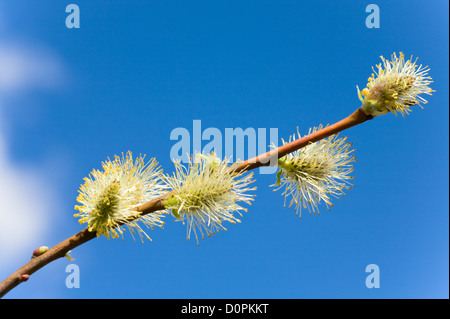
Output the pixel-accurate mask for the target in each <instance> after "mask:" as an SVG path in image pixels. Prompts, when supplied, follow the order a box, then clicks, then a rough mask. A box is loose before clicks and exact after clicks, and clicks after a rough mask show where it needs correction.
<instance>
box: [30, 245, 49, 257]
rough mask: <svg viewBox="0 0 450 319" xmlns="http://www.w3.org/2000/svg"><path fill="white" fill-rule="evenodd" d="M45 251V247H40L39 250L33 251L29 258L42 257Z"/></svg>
mask: <svg viewBox="0 0 450 319" xmlns="http://www.w3.org/2000/svg"><path fill="white" fill-rule="evenodd" d="M47 250H48V247H47V246H41V247H39V248H36V249H35V250H34V251H33V255H32V256H31V258H36V257H38V256H40V255H42V254H43V253H45V252H46V251H47Z"/></svg>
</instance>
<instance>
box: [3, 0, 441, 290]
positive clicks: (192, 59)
mask: <svg viewBox="0 0 450 319" xmlns="http://www.w3.org/2000/svg"><path fill="white" fill-rule="evenodd" d="M69 3H76V4H77V5H78V6H79V8H80V12H81V15H80V18H81V19H80V23H81V27H80V29H68V28H66V26H65V19H66V16H67V15H68V13H66V12H65V7H66V5H68V4H69ZM370 3H371V2H364V1H339V2H337V1H310V2H300V1H283V2H276V1H193V2H186V1H151V2H150V1H149V2H145V3H144V1H108V2H106V1H83V0H77V1H73V2H67V3H65V2H61V1H56V0H53V1H45V2H42V1H40V2H35V1H21V0H19V1H0V174H1V175H2V176H1V179H2V181H0V191H1V193H2V195H0V201H1V203H0V232H1V235H0V277H2V279H3V277H6V276H7V275H8V274H9V273H11V272H12V271H14V270H15V269H17V268H18V267H19V266H21V265H22V264H23V263H24V262H26V261H27V260H28V259H29V258H30V256H31V253H32V251H33V250H34V249H35V248H36V247H38V246H41V245H46V246H53V245H55V244H57V243H58V242H60V241H62V240H63V239H66V238H67V237H69V236H71V235H73V234H75V233H76V232H78V231H80V230H82V229H83V226H81V225H79V224H78V222H77V220H76V219H75V218H73V217H72V215H73V213H74V210H73V206H74V205H75V204H76V200H75V199H76V196H77V189H78V187H79V185H80V184H81V183H82V182H83V180H82V179H83V177H85V176H86V175H88V173H89V172H90V171H91V170H92V169H93V168H99V166H100V163H101V161H103V160H105V159H106V158H107V157H108V156H109V157H112V156H114V154H121V153H122V152H126V151H128V150H131V151H132V152H133V153H134V154H139V153H142V154H147V156H148V157H149V158H150V157H156V159H157V160H158V161H159V162H160V164H161V165H162V167H163V168H164V171H165V172H166V173H171V172H172V171H173V164H172V163H171V159H170V150H171V147H172V146H173V145H174V143H175V141H171V140H170V133H171V131H172V130H173V129H175V128H177V127H183V128H186V129H188V130H190V131H191V132H192V124H193V120H201V121H202V127H203V129H205V128H208V127H215V128H217V129H219V130H220V131H221V132H223V133H224V132H225V128H237V127H241V128H244V129H245V128H255V129H257V128H266V129H267V130H268V129H269V128H277V129H278V136H279V138H288V137H289V135H290V134H293V133H295V131H296V128H297V126H298V127H299V130H300V132H301V133H302V134H305V133H306V132H307V131H308V129H309V128H310V127H312V126H318V125H319V124H324V125H326V124H331V123H334V122H336V121H338V120H340V119H341V118H343V117H345V116H347V115H348V114H350V113H351V112H353V111H354V110H356V108H358V107H359V106H360V102H359V100H358V97H357V94H356V85H359V87H360V88H362V87H364V86H365V85H366V83H367V78H368V77H369V76H370V74H371V73H372V70H371V67H372V66H374V65H375V64H378V63H380V61H381V60H380V59H379V56H380V55H383V56H385V57H389V56H390V55H391V54H392V53H393V52H399V51H403V52H404V53H405V55H406V56H407V57H408V56H410V55H414V57H416V56H418V57H419V62H420V63H423V64H426V65H428V66H429V67H430V69H431V71H430V75H431V76H432V77H433V80H434V81H435V82H434V83H433V85H432V88H433V89H435V90H436V91H437V92H436V93H435V94H434V95H433V96H431V97H429V98H428V101H429V103H428V104H427V105H425V108H424V110H421V109H420V108H418V107H416V108H415V109H414V111H413V112H412V113H411V114H410V115H409V116H407V117H405V118H402V117H401V116H397V117H396V116H394V115H392V114H389V115H385V116H381V117H378V118H376V119H374V120H373V121H369V122H366V123H364V124H362V125H360V126H357V127H354V128H351V129H349V130H347V131H345V132H344V133H343V134H344V135H345V136H348V139H349V141H350V142H352V143H353V148H354V149H356V151H355V155H356V156H357V158H358V162H357V163H355V165H354V168H355V171H354V176H355V180H354V184H355V187H354V188H353V189H352V190H350V191H348V192H347V194H348V196H345V197H343V198H341V199H339V200H334V201H333V202H334V207H333V208H332V209H331V211H327V209H326V207H325V206H321V207H320V208H321V214H320V216H317V215H316V216H314V215H313V216H309V215H308V214H303V218H302V220H299V219H298V218H297V217H295V216H294V215H295V212H294V209H293V208H291V209H287V208H283V198H282V196H281V195H280V193H279V192H273V191H272V188H270V187H269V185H271V184H273V182H274V181H275V175H261V174H256V179H257V182H256V183H257V184H256V185H257V187H258V189H257V191H256V192H255V193H256V200H255V202H254V204H253V205H252V206H250V207H249V211H248V213H245V214H244V215H243V217H242V218H241V220H242V223H240V224H235V225H229V227H227V228H228V231H226V232H220V233H219V234H216V235H214V236H213V237H211V238H208V239H205V240H203V241H201V242H200V246H199V247H198V246H197V245H196V242H195V240H190V241H188V242H186V240H185V236H186V229H185V226H184V225H182V224H181V223H179V222H178V223H177V222H172V220H173V219H172V218H171V217H169V216H168V217H167V218H166V219H167V220H166V225H165V228H164V229H155V230H154V231H153V232H150V234H149V235H150V236H151V237H152V239H153V241H152V242H145V243H144V244H142V243H141V242H139V241H138V242H133V240H132V239H131V237H130V236H126V237H125V241H122V240H121V239H116V240H107V239H105V238H100V239H95V240H92V241H90V242H88V243H87V244H85V245H83V246H81V247H78V248H77V249H75V250H74V251H73V252H72V256H73V257H74V258H75V259H76V260H75V261H73V262H70V261H68V260H65V259H64V260H63V259H60V260H58V261H56V262H54V263H52V264H50V265H48V266H46V267H45V268H43V269H41V270H40V271H38V272H37V273H35V274H34V275H32V276H31V277H30V280H29V281H28V282H26V283H24V284H22V285H20V286H19V287H17V288H16V289H14V290H13V291H12V292H10V293H9V294H8V295H7V297H9V298H448V296H449V295H448V291H449V289H448V288H449V284H448V283H449V278H448V274H449V254H448V252H449V247H448V242H449V219H448V216H449V197H448V188H449V187H448V185H449V184H448V181H449V173H448V164H449V156H448V154H449V151H448V145H449V143H448V135H449V134H448V133H449V126H448V124H449V122H448V118H449V116H448V115H449V114H448V110H449V99H448V85H449V82H448V79H449V76H448V75H449V74H448V69H449V68H448V57H449V42H448V27H449V25H448V22H449V20H448V2H447V1H431V2H430V1H377V2H375V3H376V4H377V5H378V6H379V8H380V18H381V20H380V21H381V24H380V28H379V29H368V28H367V27H366V25H365V19H366V17H367V15H368V13H366V12H365V8H366V6H367V5H368V4H370ZM203 146H204V144H203ZM71 263H74V264H76V265H77V266H78V267H79V269H80V288H72V289H69V288H67V287H66V285H65V280H66V277H67V276H68V273H67V272H66V271H65V270H66V266H67V265H69V264H71ZM369 264H376V265H378V266H379V269H380V288H373V289H368V288H367V287H366V286H365V280H366V276H367V275H368V273H365V268H366V266H367V265H369Z"/></svg>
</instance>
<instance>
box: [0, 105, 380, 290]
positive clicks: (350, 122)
mask: <svg viewBox="0 0 450 319" xmlns="http://www.w3.org/2000/svg"><path fill="white" fill-rule="evenodd" d="M370 119H372V116H370V115H366V114H365V113H364V112H363V111H362V110H361V109H358V110H356V111H355V112H354V113H352V114H351V115H349V116H348V117H346V118H345V119H343V120H341V121H339V122H337V123H335V124H333V125H330V126H327V127H325V128H323V129H321V130H319V131H316V132H314V133H312V134H310V135H306V136H304V137H302V138H299V139H297V140H295V141H293V142H291V143H288V144H285V145H282V146H280V147H278V148H277V149H274V150H272V151H269V152H267V153H265V154H261V155H258V156H256V157H254V158H251V159H249V160H247V161H245V162H242V163H240V164H239V166H238V167H237V168H236V171H249V170H252V169H255V168H258V167H261V166H267V165H270V160H269V159H270V157H272V156H276V157H277V159H279V158H281V157H283V156H285V155H286V154H289V153H292V152H294V151H296V150H299V149H301V148H302V147H305V146H306V145H308V144H310V143H314V142H317V141H319V140H321V139H324V138H327V137H329V136H331V135H333V134H336V133H338V132H340V131H343V130H345V129H347V128H350V127H352V126H355V125H358V124H361V123H363V122H365V121H367V120H370ZM170 194H172V192H167V193H166V194H164V195H162V196H160V197H158V198H156V199H153V200H152V201H149V202H148V203H145V204H143V205H140V206H138V207H136V208H134V209H135V210H136V211H138V212H141V214H140V215H141V216H143V215H146V214H150V213H153V212H155V211H158V210H163V209H165V207H164V200H165V199H166V198H167V197H168V196H169V195H170ZM95 237H96V234H95V233H94V232H90V231H88V229H87V228H85V229H84V230H82V231H80V232H79V233H77V234H75V235H73V236H72V237H70V238H67V239H66V240H64V241H62V242H61V243H59V244H57V245H56V246H54V247H52V248H51V249H49V250H48V251H46V252H45V253H44V254H42V255H40V256H37V257H34V258H32V259H31V260H30V261H29V262H27V263H26V264H25V265H23V266H22V267H21V268H19V269H18V270H17V271H15V272H14V273H13V274H11V275H10V276H8V277H7V278H6V279H5V280H3V281H2V282H1V283H0V298H1V297H3V296H4V295H5V294H6V293H8V292H9V291H10V290H11V289H13V288H14V287H16V286H17V285H19V284H20V283H21V282H24V281H25V280H27V279H28V277H29V275H31V274H33V273H34V272H36V271H37V270H39V269H40V268H42V267H44V266H45V265H47V264H48V263H50V262H52V261H54V260H56V259H59V258H61V257H64V256H65V255H66V254H67V253H68V252H69V251H70V250H72V249H74V248H76V247H78V246H80V245H82V244H84V243H86V242H88V241H89V240H91V239H93V238H95Z"/></svg>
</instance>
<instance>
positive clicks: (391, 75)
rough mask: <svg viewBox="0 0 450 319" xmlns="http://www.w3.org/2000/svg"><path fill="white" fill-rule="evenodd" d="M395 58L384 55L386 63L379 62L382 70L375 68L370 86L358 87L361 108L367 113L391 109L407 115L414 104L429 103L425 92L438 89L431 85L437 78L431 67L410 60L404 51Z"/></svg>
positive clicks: (394, 55) (393, 111)
mask: <svg viewBox="0 0 450 319" xmlns="http://www.w3.org/2000/svg"><path fill="white" fill-rule="evenodd" d="M391 59H392V60H391V61H389V60H386V59H385V58H384V57H382V56H381V60H382V61H383V63H380V64H378V65H377V68H378V71H375V69H374V68H372V70H373V71H374V73H372V76H371V77H369V79H368V81H369V82H368V84H367V88H364V89H363V90H362V91H360V90H359V88H358V96H359V99H360V100H361V102H362V103H363V105H362V106H361V109H362V110H363V111H364V113H366V114H367V115H372V116H378V115H381V114H386V113H388V112H391V113H393V114H397V112H398V113H400V114H402V115H403V116H405V114H409V112H411V109H410V107H411V106H412V105H419V106H420V103H424V104H426V103H427V101H426V100H425V99H424V98H423V97H422V96H421V94H428V95H431V94H432V92H434V91H433V90H432V89H431V88H430V87H428V85H429V84H431V83H432V82H433V81H431V77H429V76H428V71H429V70H430V69H429V68H428V66H425V67H424V66H422V65H417V64H416V63H417V58H416V60H415V61H414V62H412V57H411V60H407V61H406V62H405V56H404V54H403V53H402V52H400V56H399V57H397V56H396V54H395V53H394V54H393V55H392V57H391Z"/></svg>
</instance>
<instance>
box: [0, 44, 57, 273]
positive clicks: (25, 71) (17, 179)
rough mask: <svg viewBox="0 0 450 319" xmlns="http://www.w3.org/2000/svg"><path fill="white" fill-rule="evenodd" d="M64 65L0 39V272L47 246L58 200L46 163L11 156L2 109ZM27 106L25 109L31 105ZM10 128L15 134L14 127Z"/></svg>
mask: <svg viewBox="0 0 450 319" xmlns="http://www.w3.org/2000/svg"><path fill="white" fill-rule="evenodd" d="M62 69H63V68H62V64H61V62H60V61H59V59H58V58H57V56H56V55H55V54H54V53H52V52H51V51H50V50H47V49H43V48H36V47H29V46H27V45H17V44H7V43H0V271H1V270H5V269H6V268H8V269H9V268H10V267H14V268H18V267H19V266H20V265H21V263H23V262H24V261H25V260H23V259H22V258H23V254H24V251H26V253H27V254H31V253H32V251H33V249H34V248H37V246H40V245H42V243H43V242H44V241H45V239H46V238H47V235H46V234H48V232H49V231H50V226H49V225H50V224H51V223H50V219H51V212H52V211H54V210H55V209H54V207H53V206H54V203H56V202H58V200H56V198H54V196H55V195H54V194H55V192H54V190H53V188H52V187H51V185H49V183H48V182H47V179H46V178H45V171H46V170H47V168H46V167H45V166H39V164H36V163H31V164H30V165H27V166H26V167H25V166H23V165H18V164H16V163H15V162H14V160H13V159H12V157H11V154H10V153H9V151H8V141H7V136H6V134H5V129H4V128H5V126H6V124H7V120H6V119H5V118H4V116H3V114H2V113H4V112H2V111H3V110H2V109H4V108H6V107H9V105H8V102H7V101H8V100H9V98H10V97H12V98H14V97H18V96H21V95H23V94H28V93H29V92H30V91H32V90H36V89H52V88H54V87H56V85H58V83H59V82H60V81H61V79H62V74H63V71H62ZM14 107H18V106H17V105H14ZM19 107H20V105H19ZM22 107H23V108H24V109H23V112H26V111H27V110H26V106H22ZM9 130H10V132H9V134H14V128H13V127H9ZM30 162H32V161H30ZM34 246H36V247H34ZM1 279H2V278H0V280H1Z"/></svg>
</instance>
